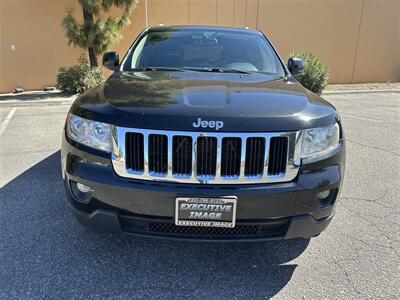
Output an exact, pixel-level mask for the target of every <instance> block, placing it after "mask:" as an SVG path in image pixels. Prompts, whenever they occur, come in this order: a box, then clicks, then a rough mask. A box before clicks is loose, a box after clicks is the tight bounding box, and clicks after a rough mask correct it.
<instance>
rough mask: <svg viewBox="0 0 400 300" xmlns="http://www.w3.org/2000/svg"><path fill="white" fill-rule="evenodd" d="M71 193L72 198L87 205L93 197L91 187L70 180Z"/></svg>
mask: <svg viewBox="0 0 400 300" xmlns="http://www.w3.org/2000/svg"><path fill="white" fill-rule="evenodd" d="M71 192H72V195H73V196H74V199H75V200H77V201H79V202H82V203H88V202H89V201H90V199H91V198H92V195H93V190H92V188H91V187H89V186H87V185H85V184H82V183H79V182H76V181H72V180H71Z"/></svg>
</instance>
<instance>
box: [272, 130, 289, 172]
mask: <svg viewBox="0 0 400 300" xmlns="http://www.w3.org/2000/svg"><path fill="white" fill-rule="evenodd" d="M287 155H288V138H287V137H272V138H271V141H270V147H269V163H268V175H271V176H277V175H281V174H284V173H285V172H286V163H287Z"/></svg>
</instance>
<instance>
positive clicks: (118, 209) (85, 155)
mask: <svg viewBox="0 0 400 300" xmlns="http://www.w3.org/2000/svg"><path fill="white" fill-rule="evenodd" d="M344 161H345V146H344V143H341V145H340V147H339V149H338V150H337V152H336V153H335V154H334V155H333V156H332V157H330V158H329V159H326V160H323V161H320V162H318V163H314V164H309V165H304V166H301V168H300V170H299V174H298V176H297V178H296V179H295V180H294V181H292V182H287V183H271V184H248V185H243V184H242V185H218V186H217V185H206V184H204V185H203V184H201V185H199V184H182V183H179V184H177V183H162V182H153V181H142V180H133V179H127V178H121V177H118V176H117V175H116V174H115V172H114V170H113V168H112V164H111V160H110V157H109V155H107V154H105V153H102V152H100V151H96V150H93V149H90V148H88V147H85V146H83V145H80V144H76V143H74V142H73V141H71V140H69V139H68V137H66V136H65V134H64V135H63V142H62V170H63V177H64V181H65V186H66V190H67V195H68V199H69V204H70V206H71V208H72V211H73V212H74V214H75V216H76V218H77V219H78V220H79V221H80V222H81V223H82V224H84V225H85V226H86V227H88V228H91V229H93V230H96V231H102V232H124V233H128V234H133V235H145V236H152V237H161V238H176V239H191V240H199V239H200V240H224V241H225V240H265V239H289V238H296V237H303V238H309V237H312V236H316V235H318V234H319V233H320V232H322V231H323V230H324V229H325V228H326V227H327V226H328V224H329V223H330V221H331V219H332V217H333V215H334V211H335V204H336V199H337V197H338V194H339V191H340V187H341V182H342V179H343V173H344ZM71 181H75V182H80V183H83V184H85V185H87V186H90V187H91V188H92V189H93V195H92V198H91V200H90V201H89V202H88V203H86V204H85V203H82V202H80V201H79V200H77V199H76V198H75V197H74V195H73V193H72V192H71V186H70V182H71ZM327 189H329V190H330V191H331V196H330V197H329V199H327V200H324V201H321V200H319V199H318V198H317V196H316V195H317V193H319V192H321V191H324V190H327ZM188 196H189V197H221V196H237V198H238V206H237V214H236V219H237V221H236V224H237V225H236V227H235V228H234V229H217V228H201V227H181V226H179V227H178V226H175V225H174V214H175V212H174V208H175V199H176V197H188Z"/></svg>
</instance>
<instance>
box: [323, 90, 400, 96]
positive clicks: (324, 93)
mask: <svg viewBox="0 0 400 300" xmlns="http://www.w3.org/2000/svg"><path fill="white" fill-rule="evenodd" d="M366 93H400V89H380V90H373V89H371V90H343V91H325V92H322V95H340V94H366Z"/></svg>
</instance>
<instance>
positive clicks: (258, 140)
mask: <svg viewBox="0 0 400 300" xmlns="http://www.w3.org/2000/svg"><path fill="white" fill-rule="evenodd" d="M264 157H265V138H262V137H254V138H248V139H247V143H246V162H245V170H244V175H245V176H247V177H254V176H262V175H263V173H264Z"/></svg>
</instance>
